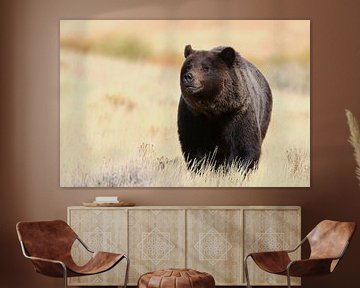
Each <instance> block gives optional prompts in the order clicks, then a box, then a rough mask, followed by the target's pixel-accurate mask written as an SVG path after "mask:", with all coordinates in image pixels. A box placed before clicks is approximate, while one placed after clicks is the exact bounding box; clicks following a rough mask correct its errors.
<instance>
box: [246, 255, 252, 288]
mask: <svg viewBox="0 0 360 288" xmlns="http://www.w3.org/2000/svg"><path fill="white" fill-rule="evenodd" d="M249 256H250V255H247V256H246V257H245V258H244V272H245V279H246V287H247V288H251V285H250V279H249V270H248V266H247V259H248V258H249Z"/></svg>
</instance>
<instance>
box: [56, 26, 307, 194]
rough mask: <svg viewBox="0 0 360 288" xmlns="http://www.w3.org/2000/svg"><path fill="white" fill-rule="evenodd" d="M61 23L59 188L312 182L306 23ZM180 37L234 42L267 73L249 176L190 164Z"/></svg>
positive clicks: (204, 45) (207, 43) (211, 43)
mask: <svg viewBox="0 0 360 288" xmlns="http://www.w3.org/2000/svg"><path fill="white" fill-rule="evenodd" d="M190 28H191V29H190ZM60 29H61V39H60V40H61V50H60V118H61V119H60V125H61V127H60V142H61V143H60V165H61V167H60V182H61V183H60V184H61V186H63V187H69V186H75V187H163V186H166V187H185V186H186V187H219V186H221V187H304V186H309V185H310V92H309V91H310V88H309V87H310V83H309V82H310V55H309V53H310V52H309V51H310V34H309V33H310V24H309V22H308V21H222V22H221V21H214V22H212V21H152V22H146V21H108V20H106V21H72V20H63V21H61V26H60ZM144 35H146V37H145V36H144ZM186 44H192V45H193V47H194V48H195V49H211V48H213V47H215V46H219V45H224V44H225V45H231V46H233V47H234V48H235V49H237V50H238V51H239V52H240V53H241V54H242V55H243V56H244V57H246V58H247V59H248V60H250V61H252V62H253V63H254V64H255V65H257V66H258V67H259V68H260V70H261V71H262V72H263V73H264V75H265V76H266V77H267V79H268V80H269V83H270V86H271V88H272V92H273V101H274V106H273V114H272V119H271V123H270V127H269V130H268V133H267V136H266V138H265V141H264V143H263V146H262V148H263V149H262V156H261V159H260V163H259V168H258V169H257V170H256V171H254V172H253V173H250V174H248V175H246V177H245V178H244V175H243V171H239V169H238V168H236V167H235V166H234V167H230V169H226V171H221V170H220V171H214V169H213V168H212V166H211V165H204V167H203V168H202V169H201V172H200V173H194V172H192V171H189V170H187V168H186V165H185V162H184V159H183V157H182V155H181V149H180V144H179V141H178V135H177V122H176V121H177V105H178V101H179V96H180V85H179V73H180V72H179V71H180V68H181V64H182V61H183V56H182V55H183V49H184V46H185V45H186Z"/></svg>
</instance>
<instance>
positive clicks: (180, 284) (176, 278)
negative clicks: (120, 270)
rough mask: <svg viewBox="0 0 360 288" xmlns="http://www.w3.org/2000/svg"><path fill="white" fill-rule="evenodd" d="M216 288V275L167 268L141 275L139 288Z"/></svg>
mask: <svg viewBox="0 0 360 288" xmlns="http://www.w3.org/2000/svg"><path fill="white" fill-rule="evenodd" d="M186 287H188V288H214V287H215V280H214V277H213V276H211V275H210V274H208V273H205V272H199V271H196V270H192V269H166V270H159V271H154V272H148V273H145V274H143V275H141V276H140V278H139V281H138V288H186Z"/></svg>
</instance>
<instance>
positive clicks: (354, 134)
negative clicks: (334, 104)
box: [345, 110, 360, 185]
mask: <svg viewBox="0 0 360 288" xmlns="http://www.w3.org/2000/svg"><path fill="white" fill-rule="evenodd" d="M345 112H346V117H347V121H348V125H349V129H350V138H349V142H350V144H351V145H352V146H353V148H354V157H355V161H356V163H357V168H356V170H355V174H356V177H357V179H358V180H359V185H360V129H359V124H358V122H357V120H356V118H355V116H354V115H353V114H352V113H351V112H350V111H349V110H346V111H345Z"/></svg>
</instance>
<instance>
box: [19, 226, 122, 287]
mask: <svg viewBox="0 0 360 288" xmlns="http://www.w3.org/2000/svg"><path fill="white" fill-rule="evenodd" d="M16 231H17V234H18V237H19V240H20V245H21V249H22V252H23V254H24V256H25V257H26V258H28V259H30V260H31V262H32V264H33V265H34V268H35V271H36V272H38V273H41V274H43V275H46V276H50V277H59V278H62V277H63V278H64V285H65V287H67V277H78V276H88V275H93V274H98V273H102V272H105V271H108V270H110V269H111V268H113V267H114V266H115V265H116V264H118V263H119V262H120V261H121V260H122V259H126V261H127V265H126V273H125V281H124V288H126V285H127V279H128V270H129V259H128V257H127V256H126V255H125V254H116V253H109V252H95V253H94V252H93V251H91V250H90V249H89V248H88V247H87V246H86V245H85V244H84V243H83V242H82V241H81V240H80V238H79V237H78V236H77V235H76V233H75V232H74V231H73V230H72V229H71V227H70V226H69V225H67V224H66V222H64V221H62V220H55V221H40V222H19V223H17V225H16ZM76 240H78V241H79V242H80V243H81V244H82V245H83V246H84V247H85V249H86V250H87V251H89V253H91V254H92V257H91V259H90V260H89V261H88V262H87V263H86V264H85V265H83V266H78V265H77V264H76V263H75V262H74V260H73V259H72V257H71V247H72V245H73V243H74V242H75V241H76Z"/></svg>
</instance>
